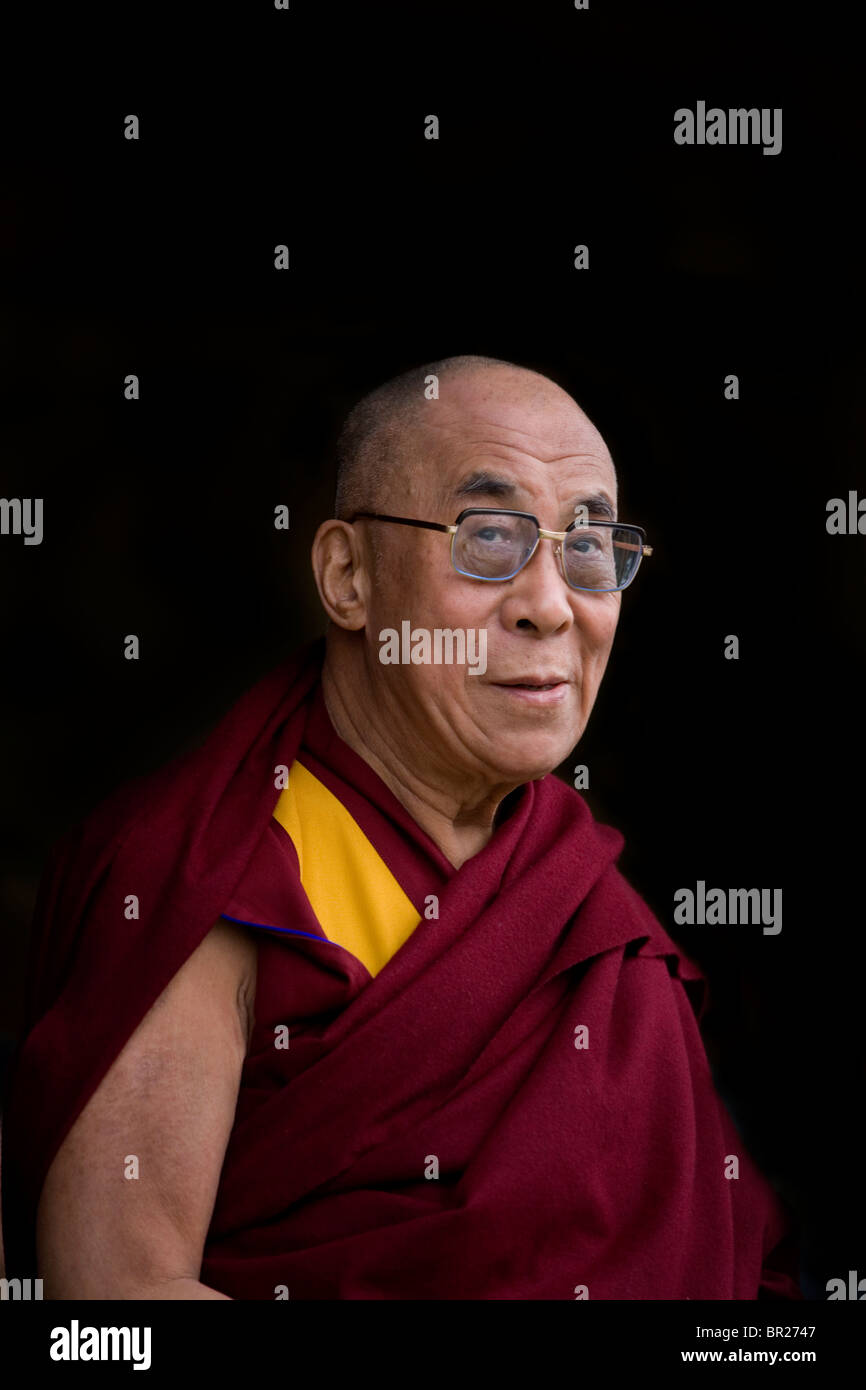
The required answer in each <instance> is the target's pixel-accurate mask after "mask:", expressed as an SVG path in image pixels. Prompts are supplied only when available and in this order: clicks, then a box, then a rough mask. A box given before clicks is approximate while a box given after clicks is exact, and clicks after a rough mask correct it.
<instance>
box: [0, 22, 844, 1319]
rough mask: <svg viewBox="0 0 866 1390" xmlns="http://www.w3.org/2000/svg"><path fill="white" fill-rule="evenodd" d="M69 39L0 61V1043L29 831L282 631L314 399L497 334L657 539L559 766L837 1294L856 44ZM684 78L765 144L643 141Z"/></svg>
mask: <svg viewBox="0 0 866 1390" xmlns="http://www.w3.org/2000/svg"><path fill="white" fill-rule="evenodd" d="M803 15H805V18H804V17H803ZM101 32H102V38H103V39H106V37H107V38H108V40H109V41H110V44H111V45H112V47H111V57H110V58H107V59H106V60H103V59H100V58H98V57H95V56H94V53H93V51H92V48H91V45H90V34H89V31H88V30H87V29H86V28H82V29H81V31H80V32H79V33H78V34H77V45H78V46H77V47H74V48H73V49H72V50H71V51H73V52H74V53H75V54H76V55H77V56H76V61H75V63H71V64H69V65H68V66H67V70H66V71H65V73H64V75H63V77H62V79H54V78H53V77H52V78H49V77H48V75H47V74H46V73H45V72H44V71H43V70H42V69H41V68H40V65H39V63H38V61H34V60H33V56H32V53H31V54H28V66H27V69H26V73H25V74H23V75H22V74H19V76H20V77H21V80H20V82H19V84H18V86H17V87H16V89H15V92H14V95H13V96H11V97H9V98H8V99H7V100H8V111H7V114H6V117H5V118H4V147H5V149H4V168H5V174H4V179H3V208H2V214H3V215H2V266H3V280H2V311H3V312H2V337H0V352H2V437H0V448H2V455H0V457H2V475H0V494H2V495H3V496H5V497H43V498H44V509H45V520H44V527H45V534H44V540H43V543H42V544H41V545H40V546H29V547H26V546H24V545H23V542H22V539H21V538H20V537H14V536H3V537H0V581H2V613H0V624H2V627H0V652H2V658H3V672H4V679H3V682H2V694H0V699H2V716H0V717H2V759H3V775H2V791H0V818H2V852H0V853H2V858H0V977H2V985H0V1037H2V1039H3V1045H4V1050H5V1052H6V1054H7V1055H8V1052H9V1049H10V1048H11V1046H12V1043H13V1041H14V1039H15V1037H16V1036H17V1033H18V1031H19V1029H20V1027H21V1018H22V1015H21V993H22V981H23V972H24V963H25V947H26V933H27V929H28V923H29V919H30V914H31V911H32V906H33V900H34V895H35V890H36V884H37V881H38V876H39V873H40V869H41V865H42V862H43V860H44V856H45V853H46V850H47V847H48V845H49V844H50V842H51V841H52V839H54V838H55V837H56V836H57V835H58V834H59V833H60V832H61V831H63V830H64V829H65V828H66V827H67V826H68V825H69V824H71V823H72V822H73V821H74V820H75V819H76V818H77V817H79V816H80V815H82V814H84V813H85V812H86V811H87V810H88V809H90V807H91V806H93V805H94V804H95V803H96V801H97V800H98V799H100V798H101V797H102V796H103V795H104V794H106V793H107V792H108V791H109V790H110V789H111V788H112V787H113V786H115V785H116V784H117V783H118V782H120V781H123V780H126V778H128V777H130V776H132V775H134V774H135V773H138V772H140V771H143V770H145V769H148V768H150V767H153V766H155V765H156V764H158V763H159V762H161V761H163V760H164V759H165V758H167V757H169V756H170V755H171V754H173V753H174V752H175V751H177V750H178V749H180V748H181V747H183V746H186V745H187V744H188V743H189V742H191V741H197V740H198V739H199V738H200V737H201V736H202V733H203V732H204V731H205V729H206V728H207V727H209V726H210V724H212V723H213V722H214V721H215V720H216V719H217V718H218V717H219V715H220V714H221V713H222V711H223V710H225V709H226V708H227V706H228V705H229V704H230V702H231V701H232V699H233V698H234V697H235V696H236V695H238V694H239V693H240V692H241V691H242V690H244V689H246V688H247V687H248V686H249V685H251V684H252V683H253V681H254V680H255V679H256V678H257V677H258V676H259V675H260V674H262V673H263V672H264V671H266V670H267V669H268V668H269V667H270V666H272V665H273V664H275V663H276V662H277V661H279V660H280V659H281V658H282V657H283V656H284V655H285V654H286V653H287V652H288V651H290V650H291V649H293V648H294V647H295V646H296V645H297V644H298V643H300V642H301V641H304V640H306V639H307V638H309V637H311V636H313V635H315V634H316V633H317V632H318V631H320V630H321V629H322V618H321V614H320V609H319V605H318V599H317V596H316V593H315V587H314V584H313V581H312V577H311V574H310V567H309V550H310V544H311V541H312V538H313V535H314V532H315V530H316V527H317V525H318V524H319V522H320V521H321V520H323V519H324V518H325V517H327V516H329V515H331V514H332V504H333V485H334V476H333V471H332V468H331V466H330V463H329V449H330V447H331V445H332V443H333V439H334V436H335V433H336V430H337V428H338V426H339V424H340V422H341V420H342V418H343V416H344V414H345V412H346V411H347V410H348V409H349V408H350V407H351V405H352V404H353V403H354V401H355V400H356V399H357V398H358V397H359V396H360V395H361V394H363V393H364V392H365V391H367V390H369V389H371V388H372V387H373V386H375V385H377V384H378V383H379V382H381V381H382V380H384V379H385V378H386V377H388V376H390V375H392V374H393V373H395V372H398V371H401V370H403V369H405V368H406V367H409V366H413V365H417V364H420V363H423V362H425V361H429V360H432V359H434V358H436V357H440V356H445V355H449V354H453V353H463V352H477V353H487V354H491V355H494V356H497V357H503V358H506V359H508V360H513V361H515V362H518V363H521V364H523V365H526V366H530V367H533V368H535V369H537V370H540V371H543V372H546V373H547V374H549V375H551V376H552V377H553V378H554V379H555V380H557V381H559V382H560V383H561V384H562V385H563V386H565V387H566V389H568V390H569V391H571V392H572V393H573V394H574V396H575V397H576V399H577V400H578V401H579V402H580V403H581V405H582V406H583V407H584V409H585V410H586V411H587V412H588V414H589V415H590V417H591V418H592V419H593V420H594V421H595V422H596V424H597V425H598V426H599V428H600V429H601V431H602V433H603V434H604V435H605V438H606V439H607V441H608V444H609V446H610V448H611V451H612V453H613V457H614V460H615V462H616V465H617V469H618V473H619V477H620V514H621V515H622V517H623V518H624V519H625V520H627V521H633V522H637V523H639V524H641V525H643V526H644V527H645V528H646V529H647V531H648V533H649V540H650V542H651V543H652V544H653V546H654V550H655V553H654V555H653V557H652V559H651V560H649V561H647V562H646V563H645V565H644V567H643V569H642V571H641V573H640V575H639V577H638V579H637V581H636V583H635V585H634V586H633V588H631V589H630V590H629V591H628V592H627V593H626V594H625V595H624V596H623V606H622V618H621V621H620V627H619V631H618V635H617V639H616V643H615V646H614V652H613V656H612V658H611V662H610V665H609V668H608V672H607V675H606V677H605V680H604V682H603V684H602V687H601V692H600V695H599V698H598V702H597V705H596V708H595V711H594V713H593V716H592V719H591V721H590V725H589V729H588V731H587V734H586V736H585V738H584V740H583V741H582V743H581V745H580V746H579V748H578V750H576V752H575V754H574V756H573V758H572V759H570V760H569V763H568V764H567V765H566V766H564V768H563V769H562V772H563V774H564V775H569V769H570V767H571V766H572V765H573V764H574V763H577V762H582V763H587V764H588V765H589V768H590V778H591V781H590V789H589V791H588V793H587V794H586V795H587V798H588V800H589V803H590V805H591V806H592V808H593V810H594V812H595V814H596V815H597V816H598V817H599V818H600V819H602V820H604V821H608V822H609V823H612V824H614V825H616V826H617V827H619V828H620V829H621V830H622V831H623V833H624V834H625V837H626V849H625V851H624V854H623V856H622V859H621V861H620V862H621V867H622V868H623V869H624V871H625V872H626V874H627V876H628V877H629V878H630V879H631V880H632V882H633V883H634V884H635V885H636V887H638V889H639V890H640V891H641V892H642V893H643V895H644V896H645V897H646V899H647V901H648V902H649V904H650V905H651V907H652V908H653V910H654V911H655V912H656V914H657V915H658V916H659V918H660V920H661V921H662V922H663V923H664V924H665V926H666V927H667V928H668V930H669V931H670V932H671V934H672V935H673V936H674V937H675V938H676V939H677V940H679V941H680V942H682V944H683V946H684V947H685V949H686V950H687V951H688V952H689V953H691V954H692V955H693V957H694V958H695V959H697V960H698V961H699V962H700V963H701V964H702V966H703V967H704V968H705V970H706V971H707V973H708V976H709V979H710V983H711V990H712V996H713V1000H714V1009H713V1012H712V1014H711V1016H710V1017H709V1019H708V1020H707V1027H706V1036H707V1042H708V1048H709V1051H710V1056H711V1059H712V1061H713V1065H714V1068H715V1070H716V1075H717V1080H718V1085H719V1088H720V1090H721V1091H722V1093H723V1094H724V1095H725V1097H726V1099H727V1101H728V1103H729V1104H730V1106H731V1109H732V1111H733V1113H734V1114H735V1117H736V1118H737V1120H738V1123H739V1124H740V1125H741V1126H742V1128H743V1130H744V1133H745V1135H746V1137H747V1140H748V1143H749V1145H750V1147H751V1148H752V1150H753V1152H754V1153H755V1156H756V1157H757V1158H758V1160H759V1162H761V1163H762V1165H763V1166H764V1168H765V1170H766V1171H767V1173H768V1174H769V1175H770V1176H771V1177H772V1178H773V1180H774V1181H775V1182H776V1183H777V1185H778V1187H779V1188H780V1190H781V1191H782V1192H783V1193H784V1195H785V1196H786V1197H788V1199H789V1200H790V1201H791V1202H792V1203H793V1204H794V1205H795V1207H796V1208H797V1209H798V1211H799V1212H800V1215H801V1217H802V1219H803V1223H804V1233H805V1245H804V1254H805V1268H804V1278H805V1283H804V1287H805V1289H806V1291H807V1292H810V1293H812V1294H813V1296H817V1297H825V1293H824V1284H825V1281H826V1280H827V1279H829V1278H832V1277H843V1278H844V1277H846V1276H847V1271H848V1270H849V1269H852V1268H855V1269H858V1270H859V1272H860V1275H861V1276H862V1275H866V1239H864V1237H866V1221H864V1208H863V1202H862V1198H861V1183H860V1171H861V1168H862V1153H863V1150H862V1141H861V1137H860V1125H861V1119H860V1117H861V1114H862V1103H863V1102H862V1096H863V1083H864V1080H866V1076H864V1072H866V1068H864V1048H863V1041H862V1007H861V1002H860V996H861V989H862V979H863V965H864V950H863V944H862V942H863V933H864V927H866V921H864V911H863V897H862V890H861V870H862V858H863V856H862V847H861V846H862V825H863V820H862V814H861V802H862V786H863V754H862V732H861V730H862V726H861V713H860V712H861V707H862V693H861V691H862V675H863V669H864V645H866V644H864V625H863V621H862V595H863V578H864V573H863V571H864V554H866V538H864V537H861V536H829V535H828V534H827V532H826V525H825V522H826V504H827V501H828V499H829V498H831V497H837V496H841V497H846V496H847V492H848V489H849V488H853V489H858V488H859V489H860V495H861V496H862V495H866V476H864V472H866V470H864V466H863V435H864V428H863V426H864V391H863V366H864V346H863V332H862V319H863V271H862V262H861V245H862V222H861V219H860V214H859V212H858V203H859V193H860V188H861V185H862V157H861V150H862V145H863V138H864V121H863V113H862V105H861V103H860V101H859V99H858V90H859V86H860V84H859V83H858V82H857V81H856V80H855V73H856V70H855V69H854V68H852V71H851V73H850V75H849V73H848V72H847V53H848V51H849V50H850V48H851V45H852V44H853V36H852V34H850V33H846V32H845V30H844V29H843V28H841V27H839V22H838V18H837V17H836V14H835V11H834V9H833V8H832V7H830V6H822V7H820V11H817V10H815V9H810V10H804V12H803V14H800V13H798V12H797V11H796V10H794V9H792V8H791V7H790V6H784V7H783V6H778V7H776V6H764V7H760V6H757V5H755V4H749V5H746V4H729V5H725V6H721V5H709V4H698V3H695V4H692V5H690V6H674V5H671V4H658V5H651V4H647V5H645V6H629V7H623V6H617V5H612V4H602V3H599V0H591V8H590V10H589V11H587V12H577V11H575V10H574V9H573V7H571V8H570V7H569V5H568V4H567V3H564V0H563V3H561V4H544V5H534V6H532V7H531V8H529V7H527V8H525V9H524V8H521V7H517V6H514V7H511V8H509V7H508V6H505V5H492V4H478V5H464V6H462V7H460V6H457V5H447V4H446V5H437V6H435V8H428V7H421V6H416V5H410V4H404V5H401V6H396V5H395V6H390V5H376V6H366V7H361V6H357V5H327V6H325V5H320V6H318V7H315V6H313V5H308V6H304V5H302V4H300V3H298V0H292V8H291V10H290V11H289V12H288V13H283V12H276V11H274V10H273V9H272V8H269V7H268V6H267V5H264V4H260V5H251V6H248V7H246V8H241V7H238V8H237V9H236V10H231V11H229V10H226V11H222V12H220V13H219V14H218V15H217V14H215V13H214V12H212V11H209V10H208V9H207V8H206V7H203V8H201V9H200V10H199V11H198V19H197V20H196V22H195V23H194V24H192V25H191V27H190V32H188V33H183V34H181V32H180V30H179V27H178V21H177V19H176V17H174V18H173V17H172V16H171V15H167V16H165V17H162V16H158V12H156V11H151V12H150V13H149V15H148V16H147V17H143V16H140V15H134V14H127V15H125V16H123V15H122V14H120V13H118V14H115V17H114V19H113V20H112V21H110V22H108V28H107V29H106V28H105V27H104V26H103V29H102V31H101ZM151 54H152V56H151ZM699 99H701V100H705V101H706V102H707V105H708V106H709V105H718V106H722V107H724V108H728V107H738V106H758V107H782V108H783V111H784V117H783V147H782V152H781V153H780V154H779V155H777V156H769V155H763V154H762V151H761V149H760V147H757V148H756V147H727V148H726V147H703V148H700V147H694V148H688V147H679V146H677V145H675V144H674V141H673V113H674V111H675V110H676V109H677V108H678V107H681V106H690V107H692V108H693V107H694V106H695V104H696V102H697V101H698V100H699ZM133 112H134V113H135V114H136V115H138V116H139V119H140V122H141V139H140V140H139V141H138V142H130V141H127V140H125V139H124V138H123V120H124V117H125V116H126V115H127V114H129V113H133ZM431 113H435V114H437V115H438V117H439V120H440V138H439V140H438V141H428V140H426V139H425V138H424V119H425V117H426V116H427V115H428V114H431ZM283 242H285V243H287V244H288V245H289V247H290V257H291V268H290V270H289V271H287V272H277V271H276V270H275V269H274V268H273V253H274V246H275V245H276V244H278V243H283ZM578 243H586V244H587V245H588V247H589V257H590V268H589V270H588V271H580V272H579V271H576V270H575V269H574V268H573V254H574V252H573V248H574V247H575V245H576V244H578ZM128 373H136V374H137V375H138V376H139V377H140V381H141V399H140V400H139V401H137V402H128V401H126V400H124V396H123V380H124V377H125V376H126V375H127V374H128ZM728 373H736V374H737V375H738V377H739V382H740V399H739V400H738V401H727V400H725V398H724V394H723V386H724V378H725V376H726V375H727V374H728ZM279 503H284V504H286V505H287V506H288V507H289V508H290V513H291V528H290V530H289V532H288V533H286V532H277V531H275V530H274V528H273V508H274V507H275V506H276V505H277V504H279ZM127 633H137V634H138V635H139V636H140V639H141V659H140V660H139V661H138V662H129V661H126V660H124V658H123V638H124V636H125V635H126V634H127ZM731 633H735V634H737V635H738V637H739V639H740V658H739V660H738V661H728V660H725V659H724V656H723V649H724V640H725V637H726V636H727V635H728V634H731ZM698 879H704V880H705V881H706V883H707V885H708V887H710V886H722V887H726V888H727V887H729V886H762V887H767V888H775V887H781V888H782V889H783V893H784V915H783V929H782V932H781V934H780V935H778V936H764V935H763V934H762V932H761V930H760V927H729V928H713V927H694V928H691V929H689V928H679V927H676V926H675V925H674V923H673V915H672V914H673V894H674V892H675V891H676V889H677V888H680V887H692V888H693V887H694V885H695V883H696V881H697V880H698Z"/></svg>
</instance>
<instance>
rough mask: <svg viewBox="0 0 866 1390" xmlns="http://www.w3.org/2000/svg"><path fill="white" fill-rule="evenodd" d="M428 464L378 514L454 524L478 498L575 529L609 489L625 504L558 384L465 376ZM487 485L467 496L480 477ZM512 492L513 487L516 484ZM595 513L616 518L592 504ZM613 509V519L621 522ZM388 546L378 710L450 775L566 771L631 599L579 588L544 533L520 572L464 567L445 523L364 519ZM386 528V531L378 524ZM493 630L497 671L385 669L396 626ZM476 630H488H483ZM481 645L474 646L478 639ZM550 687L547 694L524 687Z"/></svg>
mask: <svg viewBox="0 0 866 1390" xmlns="http://www.w3.org/2000/svg"><path fill="white" fill-rule="evenodd" d="M422 456H423V464H422V466H421V467H419V468H418V469H417V473H416V475H415V476H414V477H412V478H409V479H408V480H402V481H401V485H400V488H399V490H396V491H395V493H394V495H393V496H391V497H389V498H388V501H387V505H385V506H383V507H382V508H381V510H383V511H387V512H390V513H392V514H394V515H397V516H408V517H417V518H419V519H422V520H425V521H440V522H447V523H451V522H453V521H455V520H456V517H457V516H458V515H459V513H460V512H461V511H463V510H464V508H466V507H487V506H490V507H492V508H494V509H495V508H497V507H504V508H508V509H516V510H520V511H526V512H531V513H533V514H534V515H535V516H536V517H537V518H538V521H539V524H540V525H541V526H542V527H543V528H546V529H548V530H553V531H563V530H565V528H566V527H567V526H568V525H569V524H570V523H571V522H572V521H573V520H574V517H575V507H576V506H577V505H578V504H579V503H580V502H581V501H583V500H584V499H586V498H590V497H593V496H598V495H601V496H602V497H606V498H607V500H608V502H609V503H610V505H611V507H612V509H613V515H614V516H615V515H616V511H615V509H616V475H615V472H614V468H613V464H612V462H611V459H610V455H609V454H608V451H607V448H606V446H605V444H604V441H603V440H602V439H601V436H600V435H599V434H598V432H597V431H596V430H595V428H594V427H593V426H592V425H591V423H590V422H589V421H588V420H587V419H586V417H585V416H584V415H583V414H582V412H581V411H580V410H579V408H578V407H577V406H576V405H575V403H574V402H573V401H572V400H571V399H570V398H569V397H568V396H566V395H565V393H564V392H561V391H560V390H559V388H557V387H556V386H554V385H553V384H552V383H550V384H546V383H545V384H543V385H542V388H541V390H540V391H539V386H538V379H536V378H530V381H529V383H527V379H526V377H525V376H521V375H511V374H510V373H504V374H503V373H502V372H500V371H488V372H486V373H483V374H482V375H480V376H479V377H475V376H473V377H470V378H468V379H461V380H460V382H458V383H457V384H456V385H451V386H450V387H449V390H448V401H447V404H446V403H445V402H444V401H442V400H440V401H438V402H436V403H431V410H430V416H429V422H428V423H427V425H426V426H425V428H424V431H423V436H422ZM482 472H483V473H485V474H489V475H494V476H495V478H496V479H498V480H500V481H501V484H502V485H503V486H500V487H498V488H497V487H495V486H493V485H492V484H490V481H489V480H488V481H487V482H485V487H488V488H489V490H485V491H477V490H473V491H472V492H470V493H461V485H462V484H465V483H466V481H467V480H469V479H471V478H472V476H473V475H477V474H480V473H482ZM508 489H510V490H508ZM590 515H591V516H596V517H598V518H599V519H604V513H603V512H601V511H596V509H595V507H591V508H590ZM610 519H612V518H610ZM356 525H357V526H364V527H366V528H368V530H369V535H368V538H367V543H368V544H372V545H375V547H376V548H377V549H378V550H379V551H380V552H381V554H382V564H381V565H380V566H379V567H378V568H377V573H376V582H375V583H374V584H371V585H370V588H369V592H368V596H367V614H366V621H365V625H364V634H363V635H364V640H365V643H366V653H365V655H366V665H367V670H368V673H369V678H370V682H371V683H372V685H373V686H374V688H375V690H376V700H377V704H378V708H379V710H380V711H382V712H384V716H385V717H386V718H387V719H388V721H389V722H390V723H391V726H392V727H394V728H398V727H399V728H400V729H401V731H402V733H403V735H404V739H405V741H406V746H407V747H413V748H414V749H415V756H416V757H421V758H422V759H424V760H425V766H426V767H427V768H428V769H429V771H430V773H431V774H434V775H436V776H437V779H439V780H441V779H442V778H448V777H449V776H450V777H451V778H452V779H453V780H455V781H460V780H461V779H462V780H463V781H464V782H465V783H469V784H471V783H473V782H474V783H482V784H483V783H484V782H485V781H487V782H489V783H490V784H491V785H493V784H498V783H501V782H513V783H515V784H519V783H520V782H523V781H528V780H530V779H532V778H537V777H541V776H543V775H544V774H545V773H548V772H550V771H551V770H552V769H553V768H555V767H557V766H558V765H559V764H560V763H561V762H562V761H563V760H564V759H565V758H566V757H567V756H568V755H569V753H570V752H571V750H572V749H573V748H574V746H575V744H576V743H577V742H578V741H579V739H580V737H581V735H582V733H583V731H584V729H585V727H586V723H587V720H588V719H589V715H590V712H591V710H592V707H593V705H594V703H595V698H596V695H597V693H598V689H599V685H600V683H601V679H602V676H603V675H604V671H605V667H606V665H607V661H608V657H609V655H610V650H611V646H612V643H613V638H614V633H615V631H616V625H617V620H618V618H619V612H620V601H621V595H620V594H618V593H610V594H591V593H582V592H580V591H578V590H574V589H570V588H569V587H568V586H567V585H566V583H565V580H564V578H563V575H562V569H561V565H560V560H559V557H558V556H557V555H556V554H555V547H556V544H557V543H556V542H554V541H551V540H549V539H545V538H541V540H540V541H539V544H538V548H537V549H536V551H535V554H534V555H533V557H532V559H531V560H530V561H529V563H528V564H527V565H526V566H525V567H524V569H522V570H521V571H520V573H519V574H517V575H516V576H515V577H514V578H513V579H509V580H505V581H501V582H500V581H496V582H491V581H485V580H480V579H470V578H467V577H465V576H463V575H460V574H458V573H457V572H456V570H455V569H454V568H453V566H452V564H451V558H450V544H451V541H450V537H449V536H446V535H444V534H443V533H441V532H435V531H426V530H421V529H420V528H414V527H405V526H395V525H392V524H387V523H382V522H376V521H362V522H358V523H356ZM374 532H375V534H373V533H374ZM407 620H408V621H409V622H410V623H411V627H412V629H419V628H426V629H428V630H429V631H430V632H431V633H432V632H433V630H434V629H436V628H452V629H453V628H463V629H475V630H476V631H477V630H478V629H483V630H484V631H486V634H487V639H486V640H487V651H486V660H487V669H486V671H484V672H483V674H480V673H479V674H471V672H470V667H469V665H468V664H467V665H457V664H447V663H446V662H444V661H443V662H442V664H440V665H436V664H433V663H430V664H424V665H414V664H406V665H403V664H401V665H383V664H382V662H381V661H380V659H379V653H380V649H381V646H382V643H381V642H380V639H379V634H380V632H381V631H382V630H384V629H386V628H391V629H396V631H397V632H398V633H399V632H400V631H401V624H402V623H403V622H404V621H407ZM476 640H477V639H476ZM474 650H475V651H477V650H478V648H477V646H476V647H475V649H474ZM516 682H524V683H533V684H540V683H545V684H549V683H553V687H552V688H551V689H549V690H546V691H540V690H527V689H521V688H518V687H517V686H516V685H515V683H516Z"/></svg>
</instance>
